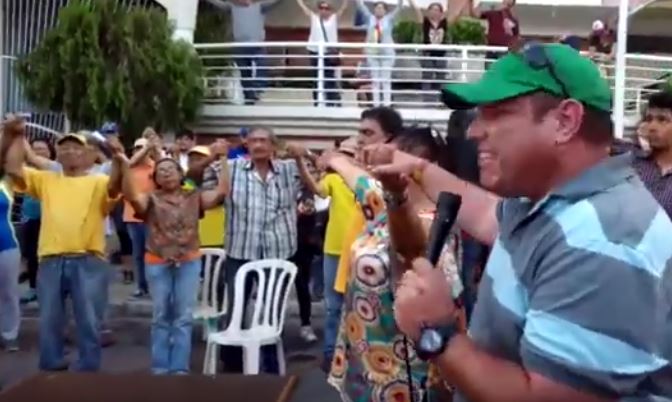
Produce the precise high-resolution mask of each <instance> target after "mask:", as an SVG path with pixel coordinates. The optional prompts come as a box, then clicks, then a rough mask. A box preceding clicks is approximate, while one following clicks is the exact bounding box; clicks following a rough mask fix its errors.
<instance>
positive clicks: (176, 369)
mask: <svg viewBox="0 0 672 402" xmlns="http://www.w3.org/2000/svg"><path fill="white" fill-rule="evenodd" d="M200 274H201V259H200V258H197V259H195V260H191V261H187V262H181V263H179V264H178V265H175V264H171V263H165V264H147V281H148V282H149V290H150V292H151V294H152V302H153V304H154V314H153V318H152V372H153V373H154V374H185V373H188V372H189V361H190V359H191V329H192V321H193V318H192V315H193V311H194V307H195V306H196V299H197V294H198V286H199V283H200V278H201V276H200Z"/></svg>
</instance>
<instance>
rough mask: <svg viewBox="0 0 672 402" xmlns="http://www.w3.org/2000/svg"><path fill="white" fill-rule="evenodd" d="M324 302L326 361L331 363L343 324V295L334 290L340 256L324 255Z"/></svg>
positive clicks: (324, 349)
mask: <svg viewBox="0 0 672 402" xmlns="http://www.w3.org/2000/svg"><path fill="white" fill-rule="evenodd" d="M323 258H324V301H325V303H326V305H327V316H326V317H325V320H324V348H323V353H324V359H325V360H326V361H331V359H332V358H333V357H334V347H335V345H336V336H337V335H338V326H339V324H340V323H341V307H342V306H343V295H342V294H341V293H338V292H337V291H336V290H335V289H334V284H335V282H336V271H337V270H338V261H339V260H340V256H338V255H334V254H324V257H323Z"/></svg>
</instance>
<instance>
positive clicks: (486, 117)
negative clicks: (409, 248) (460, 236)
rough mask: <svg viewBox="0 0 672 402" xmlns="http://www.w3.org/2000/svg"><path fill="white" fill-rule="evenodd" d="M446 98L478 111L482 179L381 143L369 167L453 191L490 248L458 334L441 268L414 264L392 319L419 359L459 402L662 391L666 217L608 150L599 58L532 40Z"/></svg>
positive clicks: (669, 229)
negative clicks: (470, 179) (474, 180)
mask: <svg viewBox="0 0 672 402" xmlns="http://www.w3.org/2000/svg"><path fill="white" fill-rule="evenodd" d="M444 100H445V101H446V103H447V104H448V106H449V107H451V108H453V109H457V108H469V107H476V108H477V110H478V114H477V117H476V120H475V121H474V122H473V123H472V125H471V127H470V133H469V135H470V137H471V138H473V139H474V140H476V142H477V143H478V164H479V168H480V176H481V184H482V186H483V187H485V189H481V188H479V187H477V186H473V185H470V184H468V183H466V182H464V181H461V180H459V179H458V178H456V177H455V176H453V175H451V174H449V173H447V172H445V171H443V170H441V169H440V168H439V167H437V166H435V165H430V164H427V163H423V162H421V161H419V160H417V159H415V158H413V157H412V156H410V155H407V154H404V153H401V152H398V151H390V149H389V148H388V147H382V148H381V147H379V148H378V149H377V150H375V151H372V152H370V153H369V159H370V160H369V161H368V162H369V163H370V164H373V165H377V166H376V167H375V168H374V169H373V172H374V174H376V175H377V177H378V178H379V179H380V181H381V183H383V186H385V183H388V182H389V183H394V182H395V180H396V179H399V176H400V175H408V176H410V177H413V178H414V179H415V180H417V181H418V182H419V183H421V185H422V186H423V188H424V190H425V191H426V192H427V194H428V195H429V196H430V197H432V198H434V199H437V198H438V194H439V192H441V191H449V192H452V193H456V194H459V195H460V196H461V197H462V206H461V208H460V211H459V213H458V217H457V224H458V226H460V228H461V229H463V230H465V231H466V232H468V233H469V234H470V235H472V236H474V237H475V238H477V239H478V240H480V241H482V242H484V243H487V244H491V245H492V252H491V254H490V257H489V260H488V264H487V268H486V271H485V273H484V275H483V279H482V282H481V285H480V288H479V294H478V300H477V304H476V306H475V309H474V313H473V317H472V321H471V323H470V328H469V333H468V335H467V334H460V333H458V332H457V331H456V330H455V326H454V320H455V311H456V310H455V307H454V302H453V300H452V297H451V287H450V284H449V283H447V281H446V280H445V279H444V276H443V274H442V273H441V271H440V270H437V269H434V268H433V267H432V266H431V264H430V263H429V262H428V261H427V260H425V259H417V260H415V261H413V263H412V264H409V265H410V266H409V267H408V268H409V270H408V271H407V272H406V273H405V274H404V276H403V278H402V279H401V281H400V284H399V288H398V291H397V293H396V299H395V314H396V321H397V325H398V326H399V328H400V329H401V330H402V331H403V332H404V333H405V334H407V335H408V337H409V338H410V339H412V340H413V342H414V345H415V349H416V350H417V352H418V354H419V355H421V356H422V357H424V358H427V359H431V360H432V361H433V362H434V363H435V364H436V365H437V366H438V367H439V368H440V370H441V372H442V374H443V376H444V379H445V380H446V381H447V382H448V383H450V384H451V385H453V386H454V387H455V389H456V393H457V394H456V399H455V400H456V401H460V402H462V401H479V402H488V401H497V402H506V401H511V402H520V401H572V402H593V401H596V402H597V401H616V400H629V401H630V400H631V401H653V400H669V399H664V398H663V397H668V398H669V397H670V395H672V389H671V388H670V381H671V380H672V369H671V366H670V361H671V360H672V325H671V324H672V323H671V321H670V317H672V247H670V240H669V239H670V233H672V223H671V222H670V219H669V218H668V217H667V215H666V214H665V212H664V211H663V210H662V208H661V207H660V206H659V205H658V204H657V203H656V201H655V200H654V199H653V197H652V196H651V194H650V193H649V192H648V191H647V190H646V188H645V187H644V185H643V184H642V182H641V181H640V180H639V179H638V177H637V175H636V173H635V172H634V171H633V170H632V168H631V167H630V162H631V157H630V155H622V156H617V157H610V156H609V147H610V144H611V142H612V135H613V134H612V123H611V118H610V117H611V116H610V114H611V113H610V112H611V96H610V91H609V88H608V85H607V83H606V82H605V81H604V79H603V78H602V77H601V76H600V74H599V72H598V69H597V67H596V66H595V65H594V64H593V63H592V62H591V61H589V60H588V59H586V58H583V57H582V56H580V54H579V53H578V52H576V51H575V50H573V49H571V48H569V47H567V46H565V45H559V44H555V45H539V44H531V45H527V46H524V47H523V48H522V49H520V50H515V51H513V52H511V53H510V54H508V55H507V56H505V57H503V58H502V59H501V60H499V61H498V62H497V63H495V64H494V65H493V66H492V68H491V69H490V70H488V71H487V72H486V73H485V74H484V75H483V77H482V78H481V80H480V81H478V82H475V83H469V84H451V85H448V86H446V88H445V89H444ZM396 183H399V181H396ZM398 187H399V186H397V187H396V188H397V192H398V191H399V190H398ZM388 191H390V192H391V191H394V187H393V186H390V188H389V189H388ZM388 199H397V200H404V199H405V198H404V194H390V196H389V197H388ZM403 208H404V206H403V203H402V206H401V207H400V206H398V205H397V206H396V207H395V208H394V209H393V208H392V207H390V208H389V209H388V212H389V213H390V219H391V218H392V214H395V213H402V212H400V211H403ZM656 397H660V399H656Z"/></svg>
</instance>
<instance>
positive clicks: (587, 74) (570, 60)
mask: <svg viewBox="0 0 672 402" xmlns="http://www.w3.org/2000/svg"><path fill="white" fill-rule="evenodd" d="M532 46H536V47H537V49H534V50H536V52H534V53H536V54H537V55H538V54H541V55H542V57H543V59H544V62H545V64H543V63H539V61H538V60H531V57H530V56H529V55H530V54H531V53H527V52H526V49H527V50H529V48H527V47H523V49H522V50H521V51H520V52H511V53H509V54H507V55H505V56H504V57H502V58H501V59H499V60H498V61H497V62H495V63H494V64H492V65H491V66H490V68H489V69H488V70H487V71H486V72H485V73H484V74H483V76H482V77H481V79H480V80H478V81H476V82H473V83H460V84H448V85H446V86H445V87H444V88H443V91H442V92H443V101H444V102H445V104H446V105H447V106H448V107H449V108H451V109H471V108H472V107H475V106H479V105H485V104H489V103H496V102H500V101H503V100H506V99H511V98H515V97H518V96H522V95H526V94H529V93H532V92H537V91H542V92H547V93H549V94H552V95H556V96H559V97H561V98H571V99H575V100H577V101H580V102H582V103H584V104H586V105H588V106H591V107H593V108H595V109H598V110H602V111H605V112H611V89H610V88H609V84H608V83H607V81H606V80H605V79H604V78H602V75H601V74H600V70H599V69H598V68H597V66H596V65H595V63H593V62H592V61H591V60H589V59H588V58H586V57H583V56H582V55H581V54H580V53H579V52H577V51H576V50H574V49H572V48H571V47H569V46H567V45H563V44H536V45H532ZM537 58H538V57H537ZM549 66H550V67H549ZM563 87H564V88H563Z"/></svg>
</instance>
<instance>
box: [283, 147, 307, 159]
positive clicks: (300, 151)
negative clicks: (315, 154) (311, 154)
mask: <svg viewBox="0 0 672 402" xmlns="http://www.w3.org/2000/svg"><path fill="white" fill-rule="evenodd" d="M287 154H288V155H289V157H291V158H294V159H300V158H303V157H304V156H306V148H304V147H303V146H302V145H299V144H288V145H287Z"/></svg>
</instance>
